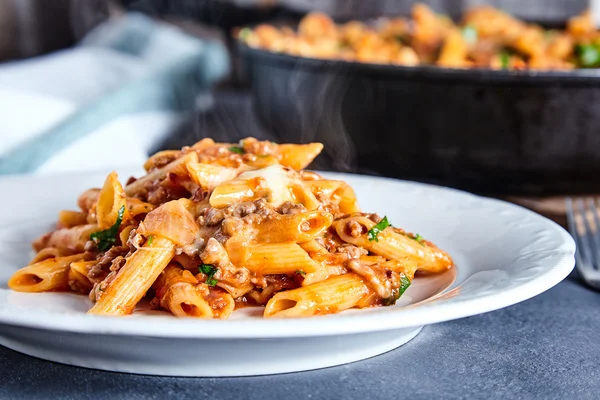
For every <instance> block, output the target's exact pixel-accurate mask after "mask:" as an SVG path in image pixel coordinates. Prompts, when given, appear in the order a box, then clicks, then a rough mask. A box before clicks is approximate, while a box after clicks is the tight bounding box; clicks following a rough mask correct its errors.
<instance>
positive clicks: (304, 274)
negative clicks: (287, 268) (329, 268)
mask: <svg viewBox="0 0 600 400" xmlns="http://www.w3.org/2000/svg"><path fill="white" fill-rule="evenodd" d="M296 275H301V276H306V272H304V271H302V270H301V269H299V270H297V271H296Z"/></svg>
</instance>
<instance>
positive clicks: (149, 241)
mask: <svg viewBox="0 0 600 400" xmlns="http://www.w3.org/2000/svg"><path fill="white" fill-rule="evenodd" d="M153 240H154V236H153V235H150V236H148V240H146V244H147V245H151V244H152V241H153Z"/></svg>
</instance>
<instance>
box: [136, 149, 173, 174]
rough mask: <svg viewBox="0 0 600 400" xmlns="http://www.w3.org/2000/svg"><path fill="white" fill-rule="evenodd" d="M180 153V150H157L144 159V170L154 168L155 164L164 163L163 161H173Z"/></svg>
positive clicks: (160, 164)
mask: <svg viewBox="0 0 600 400" xmlns="http://www.w3.org/2000/svg"><path fill="white" fill-rule="evenodd" d="M180 155H181V150H163V151H159V152H158V153H156V154H153V155H152V156H150V158H148V160H146V162H145V163H144V169H145V170H146V171H150V170H152V169H155V168H156V167H157V166H158V167H159V168H160V166H162V165H165V163H167V164H168V163H170V162H173V161H175V160H176V159H177V158H179V156H180Z"/></svg>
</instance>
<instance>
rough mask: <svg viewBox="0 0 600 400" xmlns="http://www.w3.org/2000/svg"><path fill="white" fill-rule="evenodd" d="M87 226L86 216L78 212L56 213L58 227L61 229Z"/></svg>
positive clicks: (65, 211)
mask: <svg viewBox="0 0 600 400" xmlns="http://www.w3.org/2000/svg"><path fill="white" fill-rule="evenodd" d="M85 224H87V214H86V213H84V212H80V211H70V210H62V211H61V212H59V213H58V225H59V226H60V227H63V228H72V227H74V226H77V225H85Z"/></svg>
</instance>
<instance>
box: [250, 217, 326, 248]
mask: <svg viewBox="0 0 600 400" xmlns="http://www.w3.org/2000/svg"><path fill="white" fill-rule="evenodd" d="M332 222H333V215H331V214H330V213H327V212H322V211H310V212H306V213H300V214H292V215H282V216H281V217H278V218H269V219H265V220H263V221H261V222H260V223H259V224H257V225H256V230H257V233H256V236H255V240H256V241H258V242H260V243H282V242H296V243H305V242H308V241H310V240H312V239H314V238H315V237H316V236H319V235H322V234H323V233H324V232H325V230H326V229H327V228H329V226H331V224H332Z"/></svg>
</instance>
